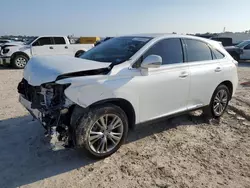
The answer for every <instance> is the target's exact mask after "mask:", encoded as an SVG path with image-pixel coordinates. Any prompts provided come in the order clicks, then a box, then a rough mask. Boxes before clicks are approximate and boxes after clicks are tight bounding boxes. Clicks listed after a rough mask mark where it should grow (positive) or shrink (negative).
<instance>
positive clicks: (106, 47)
mask: <svg viewBox="0 0 250 188" xmlns="http://www.w3.org/2000/svg"><path fill="white" fill-rule="evenodd" d="M237 64H238V62H237V61H235V60H234V59H233V58H232V57H231V56H230V55H229V54H228V52H227V51H226V50H225V49H224V48H223V46H221V45H220V44H219V43H218V42H217V41H213V40H208V39H204V38H200V37H194V36H186V35H177V34H174V35H171V34H166V35H163V34H159V35H157V34H152V35H150V34H147V35H130V36H121V37H115V38H112V39H109V40H108V41H106V42H104V43H103V44H101V45H97V46H96V47H94V48H92V49H91V50H89V51H87V52H86V53H84V54H83V55H81V56H80V58H73V57H63V56H60V57H55V56H54V57H33V58H32V59H31V60H30V61H29V63H28V64H27V66H26V68H25V70H24V74H23V75H24V77H23V79H22V81H21V82H20V83H19V85H18V92H19V94H20V98H19V100H20V102H21V103H22V104H23V106H24V107H25V108H27V109H28V111H29V112H30V113H31V114H32V115H33V116H34V118H36V119H38V120H39V121H40V122H41V123H42V125H43V126H44V127H45V129H46V131H47V133H48V135H49V136H50V137H51V138H52V140H53V143H55V141H56V140H57V143H61V144H62V145H63V146H67V147H85V148H86V150H87V151H88V152H89V153H90V154H92V155H93V156H95V157H99V158H103V157H107V156H109V155H111V154H112V153H114V152H115V151H117V150H118V149H119V147H120V146H121V145H122V144H123V143H124V141H125V140H126V137H127V133H128V129H129V128H133V127H134V125H135V124H140V123H145V122H150V121H153V120H156V119H159V118H162V117H166V116H172V115H177V114H179V113H183V112H187V111H191V110H196V109H203V111H204V113H205V114H206V115H208V116H209V117H213V118H218V117H220V116H222V114H223V113H224V111H225V109H226V107H227V105H228V102H229V101H230V99H231V98H232V96H233V95H234V93H235V91H236V88H237V85H238V76H237Z"/></svg>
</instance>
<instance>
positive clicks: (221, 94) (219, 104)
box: [213, 89, 228, 116]
mask: <svg viewBox="0 0 250 188" xmlns="http://www.w3.org/2000/svg"><path fill="white" fill-rule="evenodd" d="M227 103H228V93H227V91H226V90H224V89H221V90H219V91H218V92H217V94H216V96H215V98H214V101H213V110H214V113H215V115H217V116H220V115H221V114H222V113H223V112H224V110H225V109H226V107H227Z"/></svg>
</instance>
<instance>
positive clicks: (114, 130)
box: [88, 114, 123, 154]
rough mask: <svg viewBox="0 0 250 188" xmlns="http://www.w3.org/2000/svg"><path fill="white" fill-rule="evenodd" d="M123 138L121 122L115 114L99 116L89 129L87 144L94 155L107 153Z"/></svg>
mask: <svg viewBox="0 0 250 188" xmlns="http://www.w3.org/2000/svg"><path fill="white" fill-rule="evenodd" d="M122 136H123V122H122V120H121V118H120V117H119V116H117V115H115V114H105V115H103V116H101V117H100V118H99V119H98V120H97V121H96V122H95V123H94V124H93V125H92V127H91V129H90V132H89V134H88V144H89V146H90V148H91V150H92V151H94V152H96V153H102V154H104V153H107V152H110V151H111V150H113V149H114V148H115V147H116V146H117V145H118V144H119V143H120V141H121V139H122Z"/></svg>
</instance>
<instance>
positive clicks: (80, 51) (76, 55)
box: [75, 50, 85, 57]
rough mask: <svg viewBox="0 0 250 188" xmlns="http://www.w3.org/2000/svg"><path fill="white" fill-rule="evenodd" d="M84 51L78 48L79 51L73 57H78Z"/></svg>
mask: <svg viewBox="0 0 250 188" xmlns="http://www.w3.org/2000/svg"><path fill="white" fill-rule="evenodd" d="M84 53H85V51H84V50H79V51H77V52H76V54H75V57H80V56H81V55H82V54H84Z"/></svg>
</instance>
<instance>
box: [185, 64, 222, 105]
mask: <svg viewBox="0 0 250 188" xmlns="http://www.w3.org/2000/svg"><path fill="white" fill-rule="evenodd" d="M188 64H189V68H190V74H191V79H190V90H189V100H188V108H189V109H192V108H198V107H201V106H204V105H207V104H209V102H210V99H211V96H212V94H213V92H214V89H215V88H216V87H217V85H218V83H219V82H220V79H221V76H220V73H221V71H222V67H221V66H220V64H219V63H218V62H217V61H216V60H215V61H214V60H212V61H200V62H193V63H188Z"/></svg>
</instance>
